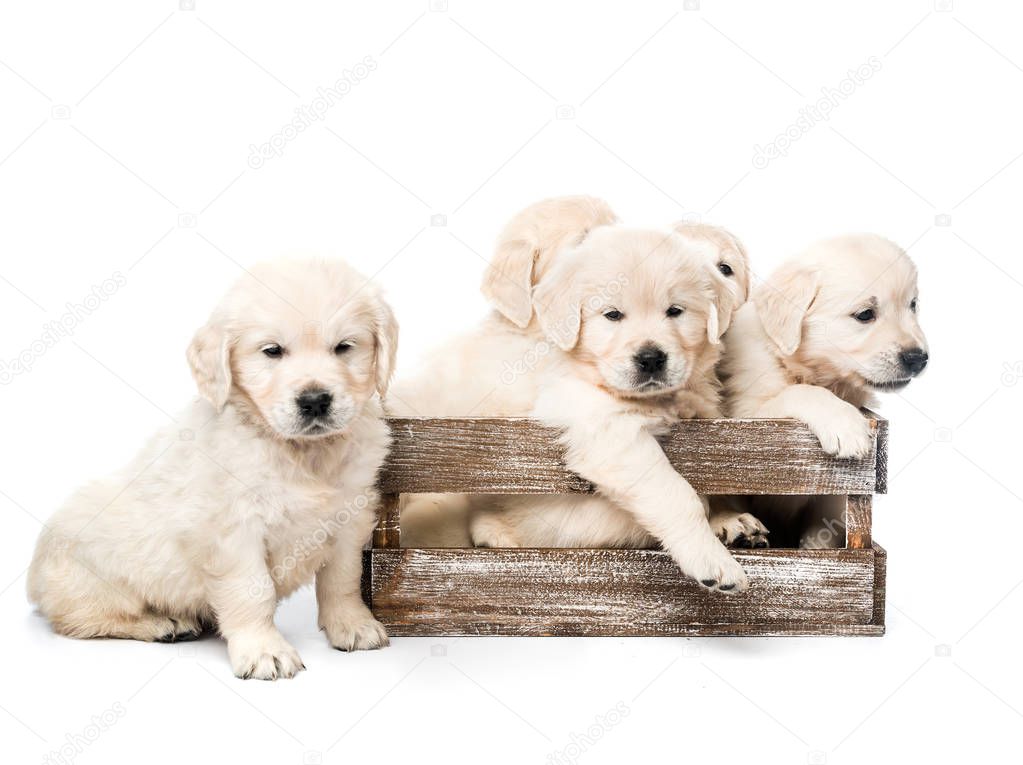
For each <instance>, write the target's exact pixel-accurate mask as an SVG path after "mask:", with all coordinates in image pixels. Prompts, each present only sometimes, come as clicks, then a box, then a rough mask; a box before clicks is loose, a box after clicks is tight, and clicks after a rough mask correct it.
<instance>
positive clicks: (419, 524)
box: [386, 196, 766, 547]
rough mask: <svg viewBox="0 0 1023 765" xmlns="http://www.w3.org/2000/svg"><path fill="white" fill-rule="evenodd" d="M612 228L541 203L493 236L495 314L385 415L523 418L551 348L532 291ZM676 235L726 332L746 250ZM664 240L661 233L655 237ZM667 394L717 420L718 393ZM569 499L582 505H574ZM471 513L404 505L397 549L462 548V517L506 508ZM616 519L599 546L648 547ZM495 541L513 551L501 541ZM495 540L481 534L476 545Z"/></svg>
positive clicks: (703, 230) (429, 498) (704, 231)
mask: <svg viewBox="0 0 1023 765" xmlns="http://www.w3.org/2000/svg"><path fill="white" fill-rule="evenodd" d="M617 222H618V218H617V216H616V215H615V214H614V212H613V211H612V210H611V209H610V207H609V206H608V205H607V203H606V202H604V201H603V200H600V199H596V198H593V197H586V196H576V197H560V198H553V199H547V200H543V201H541V202H538V203H536V204H533V205H530V206H529V207H527V208H526V209H524V210H522V211H521V212H519V213H518V214H516V215H515V216H514V217H513V218H512V219H511V221H509V223H508V224H507V225H506V226H505V228H504V230H503V232H502V233H501V236H500V237H499V240H498V244H497V248H496V252H495V254H494V256H493V258H492V259H491V262H490V265H489V267H488V268H487V271H486V273H485V275H484V279H483V285H482V291H483V293H484V295H485V296H486V297H487V298H488V299H489V300H490V301H491V302H492V303H493V304H494V307H495V309H496V310H495V312H494V313H493V314H492V315H491V316H490V317H488V318H487V319H486V320H485V321H484V322H483V323H482V324H481V326H479V327H477V328H476V329H474V330H473V331H471V332H469V333H466V334H464V335H462V336H460V337H458V338H455V339H454V340H453V341H451V342H449V343H447V344H446V345H444V346H443V347H442V348H440V349H439V350H438V352H437V353H435V354H434V355H433V356H432V359H433V360H432V361H431V362H429V363H428V364H427V365H425V366H424V368H422V369H421V370H420V371H419V372H418V374H416V375H415V376H413V377H411V378H408V379H406V380H404V381H402V380H399V381H398V383H397V384H396V385H395V386H394V389H393V392H392V395H391V396H389V398H388V401H387V404H386V405H387V408H388V411H389V412H390V413H392V414H396V415H403V416H415V415H429V416H449V417H454V416H481V417H482V416H494V417H497V416H525V415H528V414H530V412H531V411H532V409H533V406H534V404H535V402H536V398H537V395H538V383H539V381H540V377H541V375H540V371H541V369H542V368H543V367H544V366H545V365H546V364H547V363H548V361H549V360H550V357H551V355H552V350H553V349H554V345H553V344H552V343H551V342H550V341H549V340H548V338H547V337H546V335H545V332H544V329H543V327H541V326H540V322H539V321H538V319H537V315H536V312H535V311H534V304H535V300H534V292H535V290H537V289H538V286H539V285H540V284H542V283H543V281H544V280H545V279H546V275H547V274H548V272H549V271H551V269H552V268H553V266H554V265H555V264H556V262H557V261H558V260H559V259H561V258H562V256H563V253H565V252H566V251H569V250H571V249H572V248H574V247H578V246H579V245H580V244H581V243H582V242H583V241H584V240H585V239H587V237H588V236H589V235H590V234H591V232H594V233H596V232H598V231H602V230H604V229H607V228H609V227H611V228H613V227H614V224H616V223H617ZM675 234H676V237H674V239H675V240H676V241H685V242H688V243H691V244H693V245H694V247H693V250H692V253H693V255H694V256H695V257H699V258H703V262H704V263H705V264H706V265H707V266H708V268H709V269H710V271H711V276H712V279H713V282H714V286H715V292H716V297H717V298H718V303H719V304H720V305H719V307H718V320H719V324H720V325H721V326H727V325H728V323H729V322H730V321H731V317H732V314H733V313H734V311H735V309H737V308H738V306H739V305H740V304H741V303H742V302H745V300H746V298H747V296H748V293H749V265H748V261H747V257H746V251H745V249H744V248H743V247H742V245H741V243H739V241H738V240H737V239H736V238H735V237H734V236H732V235H731V234H730V233H728V232H727V231H724V230H723V229H719V228H715V227H713V226H709V225H705V224H684V223H680V224H677V225H676V226H675ZM666 235H667V232H661V234H660V236H661V237H662V238H663V237H665V236H666ZM674 395H675V405H674V406H675V414H676V416H677V417H714V416H718V404H717V396H716V393H715V394H714V395H713V396H705V395H703V394H702V393H694V392H692V391H688V390H686V389H685V388H682V389H679V390H678V391H676V392H675V394H674ZM534 499H536V500H537V501H538V502H542V501H543V500H542V499H540V498H534ZM548 499H550V498H548ZM587 499H588V500H589V501H590V502H591V503H592V504H594V505H597V506H600V505H601V503H602V502H603V503H605V504H606V500H603V499H602V498H587ZM576 500H577V502H581V501H583V500H582V498H578V497H577V498H576ZM471 504H472V506H470V498H468V497H466V496H464V495H438V494H429V495H410V496H407V497H403V502H402V510H401V513H402V544H403V545H405V546H407V547H467V546H470V545H471V544H473V539H472V537H471V535H470V530H469V522H470V511H471V510H472V511H475V510H476V509H478V508H484V509H485V510H493V509H495V508H497V507H498V506H502V507H503V506H504V504H505V503H504V498H482V497H473V498H472V503H471ZM571 504H572V503H568V505H571ZM566 506H567V505H566ZM572 506H577V505H572ZM491 515H492V513H491ZM580 517H582V516H581V515H580ZM607 520H608V519H605V521H607ZM614 520H615V522H620V521H623V520H625V521H627V524H626V525H627V530H623V531H622V532H621V533H614V532H612V530H611V527H610V526H609V527H607V528H606V529H605V531H606V533H605V535H604V538H605V539H606V540H607V542H606V544H607V545H614V546H623V545H629V546H646V545H648V544H650V543H651V541H650V540H651V537H650V535H649V534H648V533H647V532H645V531H643V530H642V529H638V528H637V527H636V526H635V524H634V523H633V522H632V521H629V520H628V518H627V516H623V515H622V514H621V513H618V514H617V515H615V516H614ZM712 521H716V523H715V533H717V534H718V535H719V536H720V537H721V538H722V539H723V540H724V541H726V542H729V543H732V542H739V543H743V542H744V541H745V540H747V539H748V540H751V541H750V542H749V544H751V545H752V544H756V545H757V546H762V545H764V544H766V543H765V542H764V541H763V540H764V537H763V534H764V533H766V529H764V528H763V526H762V524H760V522H759V521H757V520H756V519H755V518H754V517H753V516H750V515H748V514H742V513H734V512H728V513H726V514H720V515H719V514H717V513H715V516H714V518H712ZM500 539H501V540H504V542H507V543H511V538H510V536H508V535H502V536H500ZM752 540H756V542H754V541H752ZM498 541H499V540H498V538H491V537H489V536H488V535H486V534H483V533H482V532H481V533H480V538H479V543H480V544H497V543H498ZM594 544H596V543H594Z"/></svg>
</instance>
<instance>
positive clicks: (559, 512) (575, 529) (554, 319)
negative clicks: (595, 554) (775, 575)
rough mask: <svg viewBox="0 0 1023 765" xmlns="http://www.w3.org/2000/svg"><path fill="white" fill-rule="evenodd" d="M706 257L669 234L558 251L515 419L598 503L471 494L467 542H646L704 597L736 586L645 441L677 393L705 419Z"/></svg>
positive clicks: (732, 564)
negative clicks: (543, 351)
mask: <svg viewBox="0 0 1023 765" xmlns="http://www.w3.org/2000/svg"><path fill="white" fill-rule="evenodd" d="M713 250H714V247H713V245H712V244H711V243H710V242H707V241H703V240H701V239H698V238H687V237H685V236H683V235H681V234H679V233H678V232H677V231H674V230H667V231H656V230H646V229H633V228H626V227H624V226H602V227H598V228H595V229H594V230H592V231H591V232H590V233H589V234H588V235H587V236H586V237H585V238H584V239H583V240H582V241H581V242H580V243H579V244H578V245H576V246H575V247H572V248H568V249H566V250H562V251H560V252H559V253H558V256H557V258H556V260H555V262H554V264H553V265H552V266H551V267H550V269H549V271H548V273H547V274H545V276H544V277H543V278H542V279H541V280H540V282H539V284H538V285H537V286H536V288H535V290H534V292H533V299H532V303H533V310H534V311H535V312H536V316H537V319H538V322H539V324H540V327H541V329H542V330H543V332H544V334H545V336H546V337H547V338H548V339H549V340H548V341H549V342H550V343H551V351H550V353H549V354H548V356H547V357H546V358H545V360H544V363H543V364H542V365H541V366H540V368H539V369H538V380H537V391H538V392H537V396H536V401H535V404H534V406H533V408H532V410H531V412H529V413H530V414H531V415H532V416H533V417H536V418H538V419H540V420H541V421H543V422H545V423H547V424H549V425H552V426H554V427H557V428H558V429H560V430H561V432H562V434H563V435H562V442H563V443H564V445H565V447H566V455H565V461H566V464H567V466H568V467H569V468H570V469H571V470H573V471H574V472H576V473H578V474H579V475H581V476H582V477H584V478H586V479H587V480H589V481H591V482H593V484H594V485H595V486H596V487H597V489H598V491H599V493H600V495H599V496H593V497H587V496H502V497H485V498H480V499H478V500H477V499H476V498H474V504H473V506H472V508H471V514H470V533H471V537H472V540H473V542H474V543H475V544H477V545H484V546H492V547H516V546H525V547H534V546H543V547H616V546H617V547H623V546H627V547H642V546H650V545H653V544H656V543H660V544H661V545H662V546H663V547H664V549H665V550H667V551H668V552H669V553H671V555H672V557H673V558H674V559H675V561H676V562H677V563H678V565H679V567H680V568H681V569H682V570H683V571H684V572H685V573H686V574H688V575H689V576H691V577H692V578H694V579H695V580H697V581H698V582H700V583H701V584H702V585H703V586H704V587H707V588H709V589H713V590H717V591H721V592H731V591H740V590H743V589H745V588H746V587H747V586H748V581H747V578H746V574H745V573H744V572H743V570H742V568H741V567H740V566H739V565H738V563H736V561H735V560H734V558H732V556H731V555H730V554H729V553H728V551H727V550H726V549H725V547H724V545H722V544H721V542H720V541H719V539H718V538H717V536H716V535H715V533H714V531H713V530H712V529H711V526H710V524H709V523H708V519H707V507H706V504H705V503H704V501H703V500H702V499H701V498H700V497H699V496H698V495H697V494H696V492H695V491H694V490H693V488H692V487H691V486H690V485H689V483H688V482H687V481H686V480H685V479H684V478H683V477H682V476H681V475H679V474H678V472H676V471H675V469H674V468H673V467H672V466H671V463H670V462H669V461H668V459H667V457H665V455H664V452H663V451H662V450H661V447H660V445H659V443H658V441H657V438H658V436H661V435H663V434H664V433H665V432H666V431H667V430H668V429H669V428H670V426H671V424H672V423H674V422H676V421H677V420H678V417H679V414H678V409H679V395H680V394H681V395H684V396H685V397H686V398H687V400H688V401H687V405H691V404H692V402H693V401H699V402H701V403H700V408H701V410H702V412H703V413H705V414H706V415H708V416H714V415H716V414H717V411H718V406H717V401H718V392H719V390H718V383H717V378H716V374H715V366H716V364H717V361H718V355H719V353H718V345H717V344H718V340H719V336H720V330H719V327H720V323H721V318H720V316H719V310H720V307H719V305H718V303H717V292H716V284H715V281H714V277H713V276H712V273H716V270H715V267H714V266H712V265H711V261H712V258H711V251H713ZM750 522H751V523H754V524H756V521H755V519H753V518H752V517H751V518H750ZM757 525H759V524H757Z"/></svg>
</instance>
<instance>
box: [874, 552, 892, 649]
mask: <svg viewBox="0 0 1023 765" xmlns="http://www.w3.org/2000/svg"><path fill="white" fill-rule="evenodd" d="M872 547H873V550H874V616H873V618H872V619H871V620H870V623H871V624H872V625H874V626H875V627H877V628H878V629H879V630H880V631H879V632H878V633H876V634H878V635H883V634H884V632H885V599H886V597H887V595H888V553H887V551H886V550H885V549H884V548H883V547H881V545H879V544H877V543H876V542H875V543H874V544H873V545H872Z"/></svg>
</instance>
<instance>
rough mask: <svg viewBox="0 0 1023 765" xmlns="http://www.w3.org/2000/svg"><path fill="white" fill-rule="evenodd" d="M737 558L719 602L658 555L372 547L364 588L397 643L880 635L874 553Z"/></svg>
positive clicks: (772, 554)
mask: <svg viewBox="0 0 1023 765" xmlns="http://www.w3.org/2000/svg"><path fill="white" fill-rule="evenodd" d="M735 557H736V558H737V559H738V561H739V562H740V563H741V564H742V565H743V566H744V567H745V569H746V571H747V572H748V574H749V576H750V580H751V583H752V586H751V588H750V589H749V590H748V591H746V592H744V593H740V594H737V595H723V594H720V593H708V592H705V591H704V590H703V589H702V588H700V587H699V586H698V585H696V584H694V583H692V582H690V581H689V580H687V579H686V578H685V577H684V576H683V575H682V574H681V572H680V571H679V569H678V567H677V566H676V565H675V562H674V561H673V560H672V559H671V558H670V557H669V556H668V555H667V553H664V552H661V551H657V550H567V549H557V550H555V549H545V550H535V549H469V550H424V549H418V550H416V549H401V550H394V549H389V550H372V551H369V552H367V555H366V571H365V576H366V579H367V580H368V585H367V587H366V591H367V592H368V593H369V596H370V599H369V601H368V602H369V603H370V605H371V608H372V609H373V612H374V614H375V615H376V617H377V618H378V619H380V620H381V621H382V622H383V623H384V625H385V626H386V627H387V628H388V632H390V634H392V635H397V636H402V635H811V634H836V635H837V634H879V633H878V625H877V624H876V623H875V620H876V618H877V615H876V611H877V603H876V598H875V587H876V585H877V584H878V583H877V582H876V581H875V572H876V571H877V562H876V560H875V559H876V553H875V550H874V549H873V548H869V549H863V550H762V551H753V552H747V553H736V556H735ZM880 584H881V585H882V586H883V582H881V583H880ZM882 610H883V605H882ZM882 620H883V616H882ZM882 629H883V627H882Z"/></svg>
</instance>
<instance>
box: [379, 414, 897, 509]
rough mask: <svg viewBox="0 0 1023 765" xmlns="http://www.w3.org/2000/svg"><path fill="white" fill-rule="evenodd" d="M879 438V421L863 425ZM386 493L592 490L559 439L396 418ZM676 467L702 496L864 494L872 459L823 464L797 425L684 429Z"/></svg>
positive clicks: (813, 441) (495, 421)
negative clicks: (566, 460)
mask: <svg viewBox="0 0 1023 765" xmlns="http://www.w3.org/2000/svg"><path fill="white" fill-rule="evenodd" d="M869 419H870V421H871V424H872V428H873V429H874V432H875V433H877V432H878V430H877V427H878V425H877V423H878V422H879V421H878V420H877V419H876V418H875V417H873V416H871V417H869ZM389 423H390V426H391V432H392V435H393V437H394V443H393V445H392V447H391V453H390V456H389V457H388V460H387V462H386V464H385V466H384V469H383V472H382V474H381V478H380V486H381V489H382V490H383V491H384V492H389V493H399V492H422V493H425V492H459V493H467V494H568V493H574V492H587V491H592V489H593V487H592V485H591V484H590V483H589V482H588V481H585V480H583V479H582V478H580V477H579V476H577V475H575V474H573V473H571V472H569V471H568V470H566V469H565V467H564V464H563V463H562V459H561V455H562V453H563V450H562V448H561V446H560V445H559V444H558V442H557V436H558V434H557V431H555V430H553V429H550V428H547V427H545V426H543V425H541V424H539V423H537V422H536V421H533V420H528V419H520V418H392V419H390V420H389ZM663 446H664V451H665V454H667V455H668V458H669V459H670V460H671V462H672V464H673V465H674V466H675V468H676V469H677V470H678V471H679V473H681V474H682V475H683V476H684V477H685V478H686V479H688V480H689V482H690V483H691V484H692V485H693V488H695V489H696V490H697V491H698V492H700V493H702V494H870V493H873V492H874V491H875V489H876V487H877V475H878V473H879V470H880V468H879V460H881V461H883V459H884V458H886V454H882V455H880V456H879V455H878V454H877V452H876V449H875V450H872V452H871V454H870V455H869V456H868V457H867V458H866V459H862V460H839V459H835V458H832V457H829V456H828V455H826V454H825V453H824V452H823V451H822V450H821V448H820V444H819V443H818V441H817V438H816V437H815V436H814V435H813V434H812V433H811V432H810V430H809V428H807V427H806V426H805V425H803V424H802V423H800V422H797V421H795V420H766V419H760V420H683V421H681V422H679V423H678V424H677V425H676V426H675V427H674V429H673V430H672V432H671V434H670V435H669V436H667V437H666V438H665V439H664V440H663Z"/></svg>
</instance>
